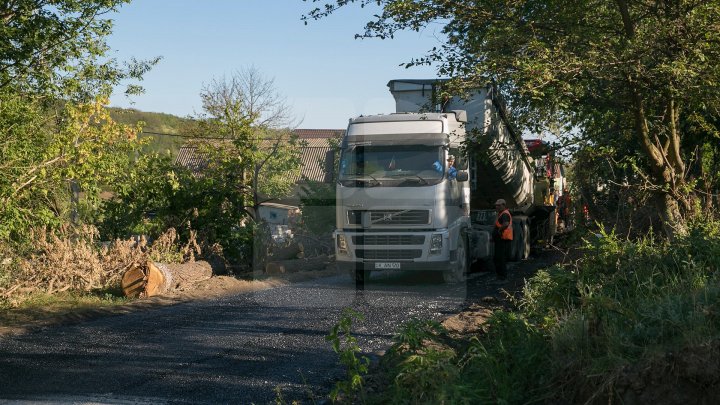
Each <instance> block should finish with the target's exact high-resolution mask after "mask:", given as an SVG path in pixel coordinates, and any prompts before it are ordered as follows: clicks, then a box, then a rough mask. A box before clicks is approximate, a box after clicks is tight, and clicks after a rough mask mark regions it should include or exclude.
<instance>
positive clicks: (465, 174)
mask: <svg viewBox="0 0 720 405" xmlns="http://www.w3.org/2000/svg"><path fill="white" fill-rule="evenodd" d="M468 178H469V176H468V172H458V173H457V175H456V176H455V180H457V181H468Z"/></svg>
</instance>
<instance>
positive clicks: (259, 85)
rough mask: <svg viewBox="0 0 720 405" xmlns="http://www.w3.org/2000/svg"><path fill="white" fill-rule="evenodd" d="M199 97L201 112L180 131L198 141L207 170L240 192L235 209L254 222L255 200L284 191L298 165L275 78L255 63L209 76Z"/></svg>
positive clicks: (289, 186) (288, 119)
mask: <svg viewBox="0 0 720 405" xmlns="http://www.w3.org/2000/svg"><path fill="white" fill-rule="evenodd" d="M200 96H201V98H202V101H203V110H204V114H203V115H201V116H200V117H197V118H198V119H197V120H196V121H195V123H194V125H192V126H190V127H188V128H186V129H185V131H186V132H187V133H189V134H191V135H193V136H194V137H195V138H196V139H197V146H198V148H199V150H200V151H201V152H202V153H203V154H204V155H206V156H207V161H208V165H209V170H214V171H215V172H218V173H226V175H225V176H224V178H225V181H229V182H233V183H234V186H235V187H236V188H237V189H238V190H240V191H241V193H242V203H241V206H240V207H238V208H239V209H241V210H242V211H244V212H245V213H247V214H248V215H249V217H250V218H251V219H252V220H253V221H257V219H258V218H257V213H258V207H259V206H260V204H261V203H263V202H266V201H270V200H272V199H275V198H278V197H282V196H285V195H287V194H288V193H289V192H290V190H291V189H292V187H293V185H294V182H293V180H292V178H294V177H295V176H293V173H295V174H297V173H298V172H299V169H300V148H299V146H300V145H299V142H298V140H297V137H296V136H294V135H293V134H292V131H291V130H290V125H293V124H294V122H293V120H292V117H291V115H290V109H289V107H288V105H287V103H286V102H285V100H284V99H283V98H282V97H281V96H280V95H279V93H278V92H277V90H276V89H275V86H274V81H273V80H272V79H266V78H265V77H263V76H262V74H261V73H260V72H259V71H258V70H257V69H255V68H254V67H251V68H246V69H242V70H239V71H236V72H235V73H233V74H232V76H230V77H229V78H227V77H224V78H222V79H213V80H212V81H211V82H210V84H208V85H206V86H204V88H203V90H202V92H201V94H200ZM208 137H210V138H219V139H212V140H208V139H206V138H208Z"/></svg>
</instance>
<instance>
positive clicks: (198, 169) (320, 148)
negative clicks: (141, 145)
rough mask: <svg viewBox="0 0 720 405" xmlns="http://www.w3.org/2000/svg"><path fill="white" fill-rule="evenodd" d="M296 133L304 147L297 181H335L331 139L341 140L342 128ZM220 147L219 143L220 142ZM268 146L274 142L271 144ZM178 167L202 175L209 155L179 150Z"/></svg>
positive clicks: (189, 147) (194, 148)
mask: <svg viewBox="0 0 720 405" xmlns="http://www.w3.org/2000/svg"><path fill="white" fill-rule="evenodd" d="M293 133H294V134H296V135H298V137H299V138H300V139H301V140H302V141H303V145H302V146H300V148H301V155H300V162H301V165H302V167H301V170H300V173H299V174H297V175H294V176H293V177H294V178H293V180H294V181H295V182H300V181H305V180H311V181H318V182H325V183H331V182H332V181H333V162H334V157H335V150H334V148H333V147H331V146H330V144H329V143H328V139H331V138H334V137H340V136H342V134H344V133H345V130H342V129H296V130H294V131H293ZM218 145H220V143H218ZM267 146H268V147H270V146H271V141H268V145H267ZM175 164H178V165H181V166H185V167H187V168H189V169H190V170H192V172H193V173H195V174H200V173H202V171H203V170H204V169H205V168H206V167H207V164H208V156H207V154H206V153H203V152H201V151H200V150H198V148H197V146H195V145H184V146H182V147H180V150H179V151H178V154H177V156H176V157H175Z"/></svg>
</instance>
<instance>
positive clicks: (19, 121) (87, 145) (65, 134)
mask: <svg viewBox="0 0 720 405" xmlns="http://www.w3.org/2000/svg"><path fill="white" fill-rule="evenodd" d="M138 131H139V128H137V127H131V126H126V125H119V124H117V123H115V122H114V121H112V119H110V117H109V115H108V113H107V111H106V109H105V101H104V100H98V101H96V102H94V103H88V104H72V103H66V104H65V105H64V108H63V109H61V110H59V111H58V112H57V114H56V115H51V114H49V111H48V110H45V109H43V108H42V107H41V106H39V105H38V104H37V103H28V102H27V101H26V100H24V99H20V97H19V96H11V95H4V94H1V95H0V155H1V156H2V164H0V207H1V208H0V240H8V239H12V240H14V241H22V240H23V239H24V238H25V237H27V236H28V235H27V231H28V229H31V228H33V227H47V226H49V227H57V226H60V225H62V224H63V223H65V222H67V221H68V219H69V218H68V215H69V213H70V211H71V210H72V209H73V208H75V209H77V208H78V207H77V206H76V207H71V206H70V205H69V204H68V201H69V191H70V185H71V183H74V184H78V185H79V186H80V187H81V189H82V190H83V191H84V193H83V197H82V199H81V200H78V201H77V203H78V204H81V205H82V206H83V207H86V208H87V210H85V211H93V210H94V209H95V208H96V207H97V204H98V203H99V200H98V195H99V193H100V191H101V188H102V187H103V186H104V185H107V184H112V179H113V178H114V177H116V176H117V175H118V174H119V173H120V172H121V170H122V168H123V167H125V166H126V164H127V162H128V156H129V154H130V152H131V151H132V150H134V148H135V147H137V146H138V144H137V143H136V135H137V132H138ZM91 215H92V214H91Z"/></svg>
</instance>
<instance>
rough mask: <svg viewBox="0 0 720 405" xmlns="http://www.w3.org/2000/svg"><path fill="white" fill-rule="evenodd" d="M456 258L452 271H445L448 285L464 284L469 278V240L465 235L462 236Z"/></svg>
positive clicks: (444, 278) (444, 275)
mask: <svg viewBox="0 0 720 405" xmlns="http://www.w3.org/2000/svg"><path fill="white" fill-rule="evenodd" d="M455 257H456V258H457V260H456V261H455V266H454V267H453V268H451V269H448V270H445V271H443V280H444V281H445V282H446V283H448V284H453V283H464V282H465V280H466V278H467V270H468V263H469V260H468V249H467V238H466V237H465V236H464V235H462V236H461V237H460V240H459V241H458V247H457V251H456V253H455Z"/></svg>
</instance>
